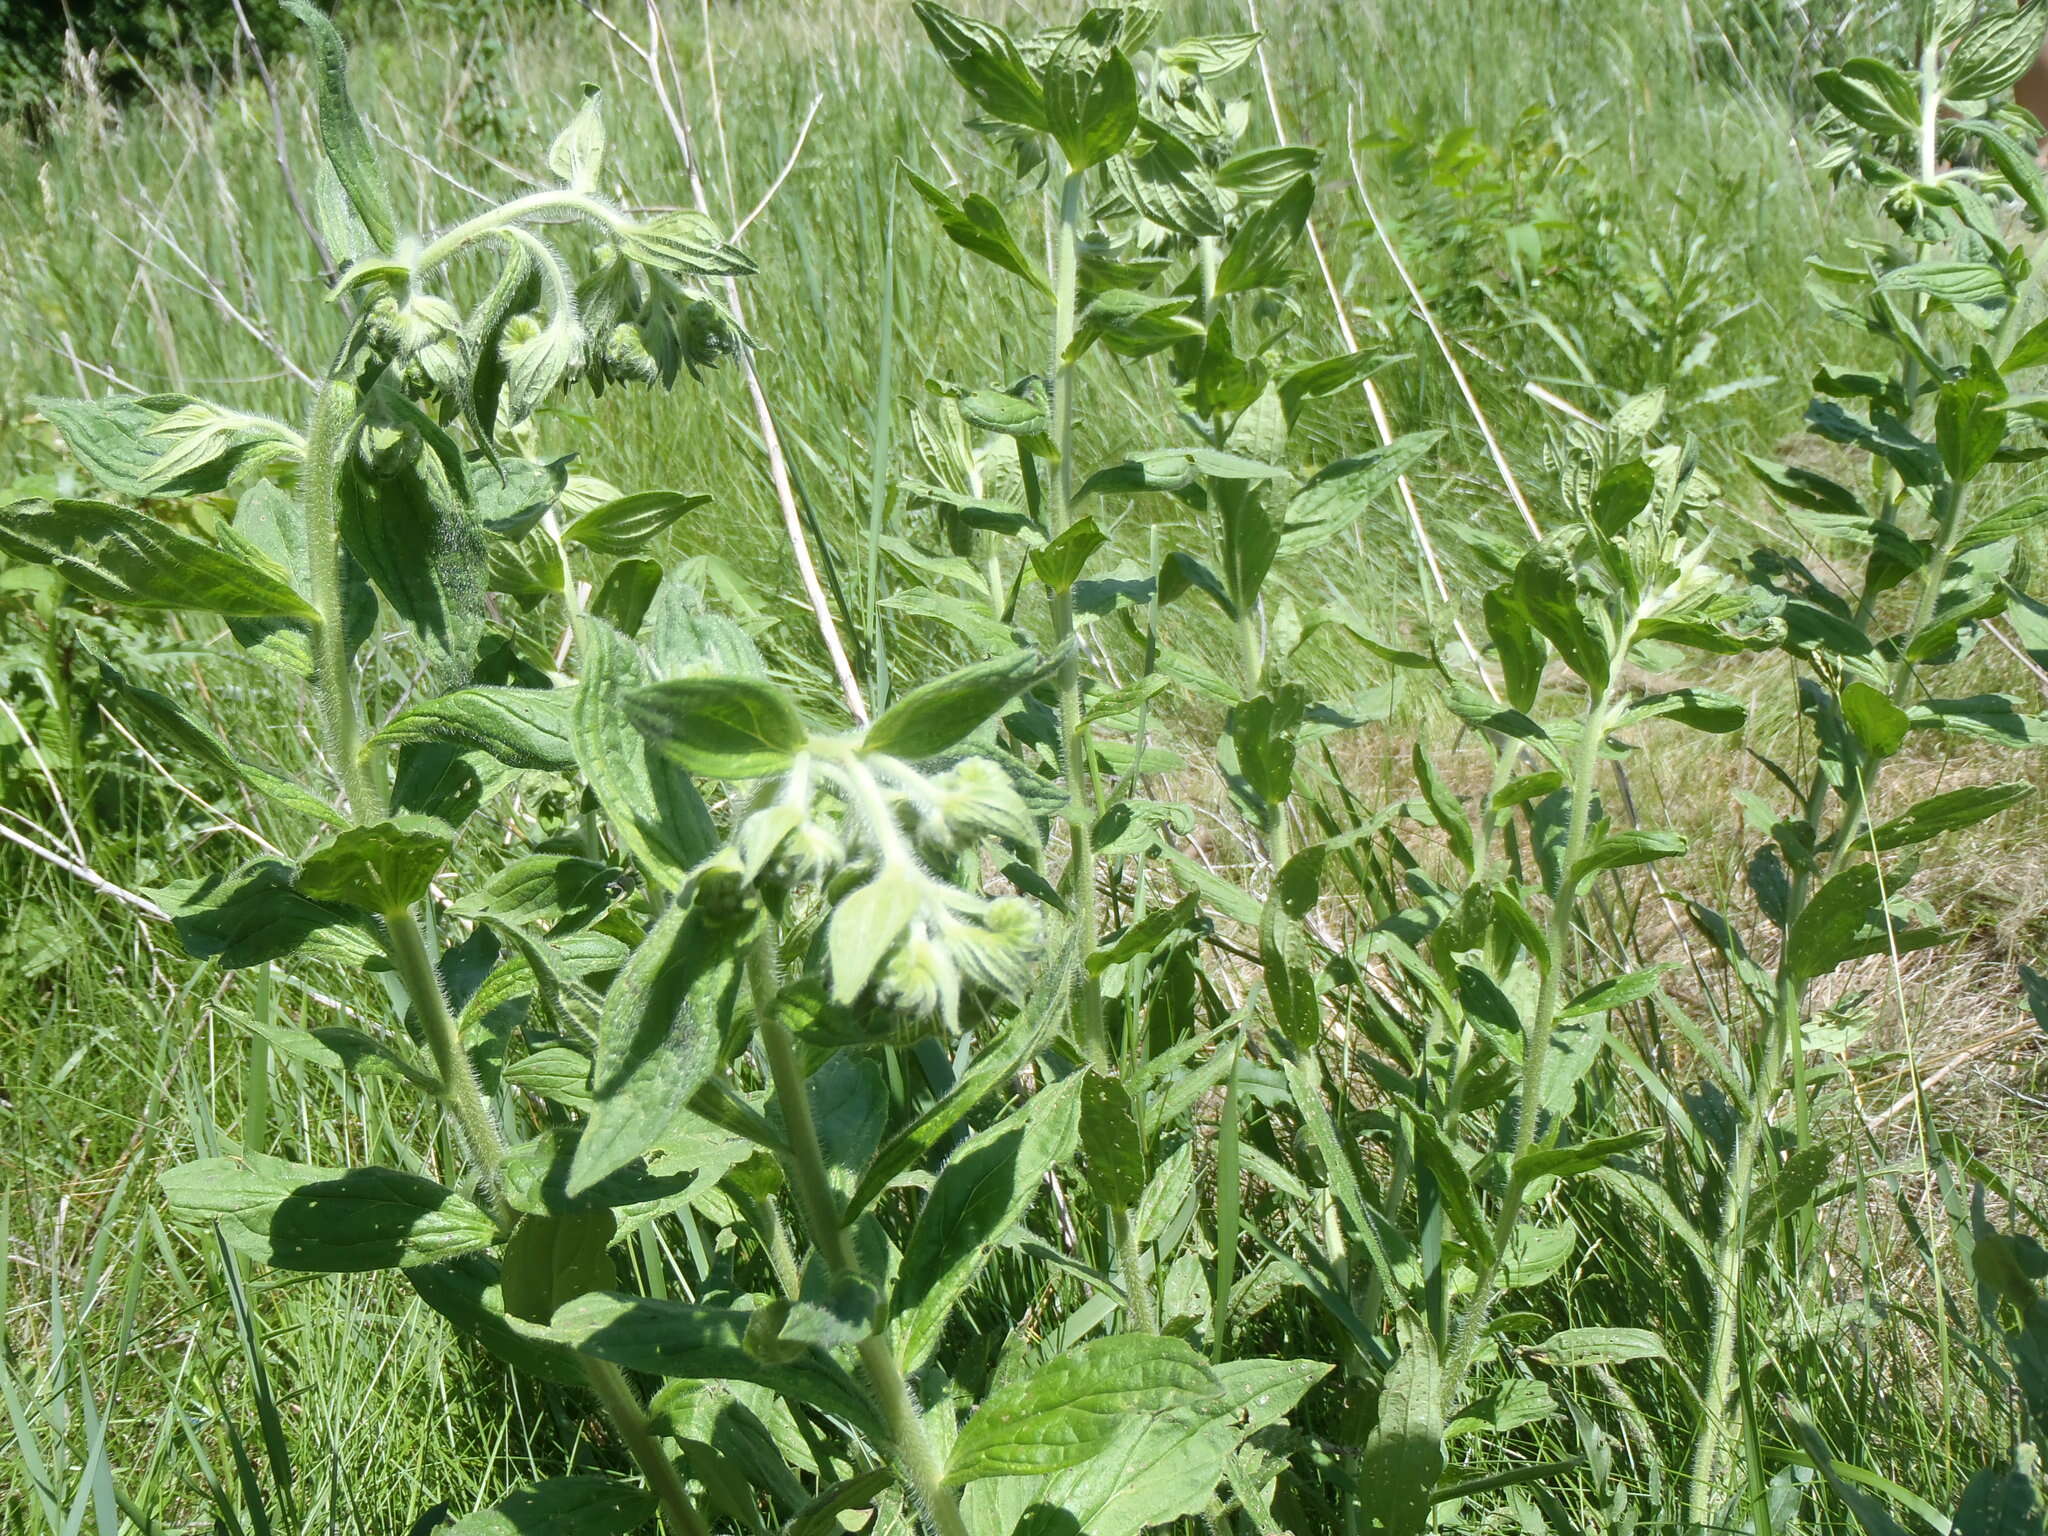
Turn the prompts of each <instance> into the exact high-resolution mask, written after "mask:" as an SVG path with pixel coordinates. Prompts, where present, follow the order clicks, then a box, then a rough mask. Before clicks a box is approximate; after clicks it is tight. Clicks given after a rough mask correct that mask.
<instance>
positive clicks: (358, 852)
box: [298, 816, 455, 912]
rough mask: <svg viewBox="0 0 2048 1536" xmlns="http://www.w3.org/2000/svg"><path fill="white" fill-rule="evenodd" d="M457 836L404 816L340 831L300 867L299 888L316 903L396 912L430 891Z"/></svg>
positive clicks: (441, 826)
mask: <svg viewBox="0 0 2048 1536" xmlns="http://www.w3.org/2000/svg"><path fill="white" fill-rule="evenodd" d="M454 844H455V840H454V838H452V837H451V836H450V835H449V833H448V828H447V826H446V824H444V823H442V822H440V821H437V820H435V819H434V818H432V817H428V816H405V817H400V818H398V819H396V820H392V821H380V822H377V823H375V824H374V825H371V826H362V827H350V828H348V829H347V830H346V831H343V832H337V833H336V834H335V835H334V836H333V837H331V838H329V839H328V840H327V841H326V842H324V843H322V844H321V845H320V846H319V847H318V848H316V849H314V850H313V852H311V853H309V854H308V855H307V856H306V860H305V862H304V863H303V864H301V865H300V866H299V881H298V884H299V889H300V890H301V891H303V892H304V893H305V894H306V895H308V896H310V897H312V898H313V899H314V900H315V901H338V902H344V903H347V904H349V905H353V906H358V907H367V908H369V909H370V910H371V911H372V912H398V911H402V910H404V909H405V908H407V907H409V906H411V905H412V904H413V903H414V902H416V901H418V900H419V899H420V898H421V897H422V896H424V895H426V893H427V886H428V885H429V884H430V883H431V882H432V880H433V878H434V876H436V875H437V874H439V873H440V872H441V866H442V865H444V864H446V863H447V862H448V854H449V851H450V850H451V849H452V848H453V847H454Z"/></svg>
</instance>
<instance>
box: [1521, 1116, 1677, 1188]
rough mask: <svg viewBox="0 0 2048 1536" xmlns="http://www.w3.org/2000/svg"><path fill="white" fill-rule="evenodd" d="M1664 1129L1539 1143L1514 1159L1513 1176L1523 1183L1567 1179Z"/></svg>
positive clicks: (1636, 1148)
mask: <svg viewBox="0 0 2048 1536" xmlns="http://www.w3.org/2000/svg"><path fill="white" fill-rule="evenodd" d="M1663 1134H1664V1133H1663V1132H1662V1131H1660V1130H1658V1129H1656V1128H1655V1127H1652V1128H1650V1129H1648V1130H1642V1131H1630V1132H1628V1133H1626V1134H1625V1135H1621V1136H1595V1137H1592V1138H1590V1139H1589V1140H1586V1141H1581V1142H1578V1143H1575V1144H1574V1145H1572V1146H1569V1147H1538V1148H1536V1149H1535V1150H1534V1151H1532V1152H1525V1153H1523V1154H1522V1155H1521V1156H1520V1157H1518V1158H1516V1159H1515V1166H1514V1177H1515V1180H1516V1181H1517V1182H1518V1183H1520V1184H1523V1185H1528V1184H1533V1183H1534V1182H1535V1181H1536V1180H1538V1179H1543V1178H1552V1179H1568V1178H1570V1177H1571V1176H1572V1175H1573V1174H1578V1173H1588V1172H1591V1171H1592V1170H1593V1169H1595V1168H1604V1167H1606V1166H1607V1164H1608V1162H1609V1161H1610V1160H1611V1159H1613V1158H1617V1157H1623V1156H1626V1155H1627V1154H1628V1153H1630V1152H1635V1151H1639V1150H1641V1149H1642V1148H1644V1147H1647V1146H1649V1145H1650V1144H1651V1143H1652V1142H1654V1141H1656V1140H1657V1139H1658V1138H1659V1137H1660V1136H1662V1135H1663Z"/></svg>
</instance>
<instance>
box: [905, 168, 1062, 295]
mask: <svg viewBox="0 0 2048 1536" xmlns="http://www.w3.org/2000/svg"><path fill="white" fill-rule="evenodd" d="M903 174H904V175H905V176H907V177H908V178H909V179H910V184H911V186H912V187H914V188H915V189H916V190H917V195H918V196H919V197H921V198H923V199H924V200H925V202H926V203H928V204H929V205H930V206H931V209H932V211H933V212H934V213H936V214H938V216H939V228H940V229H942V230H944V231H945V234H946V238H947V239H948V240H951V241H952V242H953V243H954V244H955V245H957V246H959V247H960V248H961V249H962V250H965V251H972V252H973V253H974V254H975V255H977V256H979V257H980V258H981V259H982V260H983V261H987V262H991V263H993V264H994V265H996V266H998V267H1001V268H1002V269H1003V270H1004V271H1005V272H1009V273H1012V274H1014V275H1015V276H1017V277H1021V278H1023V279H1024V281H1025V282H1027V283H1029V284H1030V285H1031V286H1032V287H1034V288H1036V289H1037V290H1038V291H1039V292H1040V293H1044V294H1050V293H1051V292H1052V288H1051V286H1050V285H1049V284H1047V282H1046V280H1045V278H1044V276H1043V275H1042V274H1041V273H1040V272H1039V270H1038V268H1037V267H1036V266H1034V265H1033V264H1032V262H1031V259H1030V258H1029V257H1028V256H1026V255H1025V254H1024V251H1023V249H1022V248H1021V247H1020V246H1019V245H1018V244H1017V238H1016V236H1014V235H1012V234H1011V233H1010V223H1009V220H1007V219H1005V218H1004V217H1003V210H1002V209H1000V208H998V207H997V206H996V205H995V204H994V203H992V202H990V201H989V200H988V199H987V198H986V197H983V196H982V195H981V194H980V193H979V192H973V193H969V194H968V196H967V198H966V200H965V201H959V200H956V199H955V198H954V197H953V196H952V195H951V194H950V193H948V192H946V191H945V190H944V189H943V188H941V187H938V186H935V185H934V184H933V183H931V182H929V181H926V180H925V179H924V178H923V177H922V176H920V175H918V174H917V172H915V171H913V170H912V169H911V168H910V167H909V166H907V165H906V166H904V167H903Z"/></svg>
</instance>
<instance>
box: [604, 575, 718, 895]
mask: <svg viewBox="0 0 2048 1536" xmlns="http://www.w3.org/2000/svg"><path fill="white" fill-rule="evenodd" d="M576 654H577V657H578V659H579V660H580V661H581V663H582V681H581V682H580V683H579V684H578V685H577V689H576V701H575V703H574V704H573V705H572V706H571V707H570V710H569V740H570V744H571V746H572V747H573V749H574V751H575V755H576V764H577V766H578V767H579V768H581V769H582V770H583V777H584V781H585V782H586V783H587V784H589V786H590V789H591V792H592V793H593V794H595V795H596V796H597V803H598V804H599V805H600V806H602V807H603V809H604V813H605V816H606V818H607V819H608V820H609V821H610V822H611V824H612V829H613V830H614V831H615V832H616V833H617V834H618V838H619V842H620V844H621V845H622V846H623V847H624V848H625V850H626V851H627V852H628V853H629V854H631V855H632V856H633V858H634V859H635V861H636V862H638V863H639V865H640V866H641V868H643V869H644V870H646V871H647V873H648V875H649V877H650V878H652V879H653V880H655V881H656V882H658V883H659V884H661V885H662V886H664V887H665V888H667V889H668V890H671V891H673V890H675V889H677V888H678V887H679V886H680V885H681V883H682V879H683V876H684V875H685V874H686V873H688V872H689V871H690V870H692V869H694V868H696V866H697V865H698V864H699V863H700V862H702V861H703V860H704V859H706V858H709V857H710V856H711V853H712V851H713V849H715V848H716V847H717V845H718V839H717V834H716V832H715V831H714V830H713V829H712V825H711V813H710V812H709V811H708V810H707V809H706V808H705V806H704V800H703V797H702V796H700V795H699V794H698V793H697V787H696V785H694V784H692V783H691V782H690V776H689V775H688V774H687V773H686V772H684V771H683V769H682V768H680V767H679V766H677V764H676V763H675V762H674V761H672V760H671V759H670V758H669V757H668V756H667V755H665V754H664V753H662V752H661V751H659V750H658V749H657V748H656V747H655V745H654V743H653V741H652V740H651V739H650V738H649V737H647V736H646V735H644V734H642V733H641V732H640V731H638V730H636V729H634V725H633V721H632V720H631V719H630V718H629V716H628V715H627V712H626V707H625V700H626V699H627V697H628V696H629V695H631V694H632V693H633V692H634V691H636V690H637V689H638V688H639V687H640V686H641V684H642V682H643V680H644V677H645V673H644V670H643V668H642V666H641V663H640V655H639V652H638V650H637V649H636V648H635V647H634V645H633V643H632V642H631V641H630V640H628V639H626V638H625V636H623V635H621V634H620V633H619V632H618V631H617V630H615V629H613V628H612V627H611V625H609V624H606V623H605V622H603V621H602V620H600V619H597V618H595V617H591V616H588V615H585V616H580V617H579V618H578V619H577V620H576Z"/></svg>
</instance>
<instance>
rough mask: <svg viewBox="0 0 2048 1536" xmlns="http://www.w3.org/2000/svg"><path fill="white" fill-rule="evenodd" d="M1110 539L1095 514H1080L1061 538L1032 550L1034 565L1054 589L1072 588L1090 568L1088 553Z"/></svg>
mask: <svg viewBox="0 0 2048 1536" xmlns="http://www.w3.org/2000/svg"><path fill="white" fill-rule="evenodd" d="M1108 542H1109V535H1108V534H1106V533H1104V532H1103V531H1102V530H1101V528H1099V527H1097V526H1096V522H1095V519H1094V518H1092V517H1084V518H1081V519H1080V520H1078V521H1077V522H1075V523H1073V524H1071V525H1070V526H1069V527H1068V528H1067V531H1066V532H1065V533H1062V534H1061V535H1060V536H1059V537H1058V538H1056V539H1054V540H1052V541H1051V542H1050V543H1048V544H1046V545H1044V546H1043V547H1042V548H1039V549H1034V550H1032V551H1031V569H1032V570H1033V571H1034V572H1035V573H1036V574H1037V576H1038V579H1039V580H1040V581H1042V582H1044V583H1045V584H1046V586H1047V587H1049V588H1050V589H1051V590H1052V591H1054V592H1071V591H1072V590H1073V588H1074V583H1075V582H1077V581H1079V580H1080V579H1081V573H1082V572H1083V571H1084V570H1086V569H1087V568H1088V559H1089V557H1090V556H1091V555H1093V554H1094V553H1095V551H1097V550H1098V549H1100V548H1102V546H1103V545H1105V544H1107V543H1108Z"/></svg>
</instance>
